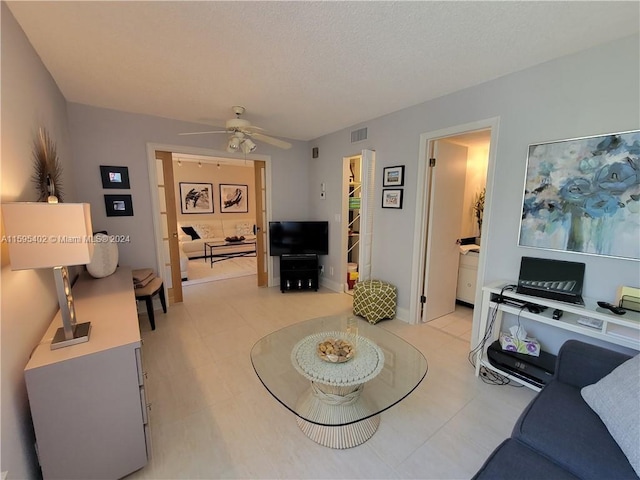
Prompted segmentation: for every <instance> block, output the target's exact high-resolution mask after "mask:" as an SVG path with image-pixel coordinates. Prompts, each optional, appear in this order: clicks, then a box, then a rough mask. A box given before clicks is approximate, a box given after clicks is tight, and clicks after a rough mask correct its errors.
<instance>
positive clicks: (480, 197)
mask: <svg viewBox="0 0 640 480" xmlns="http://www.w3.org/2000/svg"><path fill="white" fill-rule="evenodd" d="M486 193H487V189H486V187H483V188H482V190H480V192H478V193H476V197H475V199H474V200H473V212H474V214H475V216H476V221H477V222H478V232H479V233H478V237H477V238H476V242H477V243H478V245H480V237H481V236H482V216H483V214H484V197H485V194H486Z"/></svg>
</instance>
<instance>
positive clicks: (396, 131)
mask: <svg viewBox="0 0 640 480" xmlns="http://www.w3.org/2000/svg"><path fill="white" fill-rule="evenodd" d="M638 45H639V41H638V36H633V37H630V38H625V39H622V40H620V41H616V42H614V43H611V44H607V45H603V46H600V47H597V48H594V49H591V50H588V51H585V52H582V53H578V54H575V55H571V56H568V57H564V58H561V59H558V60H555V61H551V62H547V63H544V64H542V65H539V66H536V67H533V68H530V69H527V70H524V71H521V72H519V73H515V74H512V75H508V76H505V77H502V78H499V79H496V80H493V81H490V82H487V83H484V84H482V85H479V86H476V87H473V88H469V89H466V90H462V91H459V92H456V93H454V94H451V95H448V96H445V97H442V98H438V99H436V100H433V101H429V102H426V103H423V104H421V105H417V106H414V107H411V108H407V109H404V110H402V111H399V112H396V113H393V114H390V115H386V116H384V117H381V118H376V119H374V120H371V121H368V122H365V123H363V124H360V125H355V126H354V127H352V128H349V129H345V130H341V131H339V132H336V133H333V134H330V135H327V136H324V137H322V138H319V139H317V140H315V141H313V142H311V146H312V147H315V146H317V147H318V148H319V152H320V157H319V158H318V159H316V160H312V169H311V175H310V177H309V179H310V180H309V189H310V191H312V192H318V195H312V200H311V206H312V207H311V208H312V215H313V216H314V217H317V218H327V219H333V218H334V216H335V215H336V214H339V213H340V209H341V206H340V205H341V203H340V202H341V187H340V185H341V181H342V179H341V172H342V170H341V168H342V167H341V166H342V158H343V157H344V156H347V155H353V154H356V153H358V152H359V151H360V150H361V149H363V148H368V149H372V150H375V151H376V173H375V174H376V182H375V183H376V198H375V199H374V202H373V203H374V205H375V206H376V207H375V208H376V210H375V214H374V227H373V230H374V240H373V256H374V260H373V276H374V277H376V278H380V279H384V280H386V281H389V282H391V283H393V284H395V285H397V286H398V293H399V296H398V306H399V308H400V309H406V311H408V310H409V307H410V305H409V301H410V295H411V288H412V287H411V285H410V281H411V271H412V268H414V267H415V266H414V265H413V264H412V260H413V258H412V249H413V232H414V228H415V226H414V221H415V212H416V201H417V200H416V199H417V197H418V195H417V194H418V192H417V185H418V179H417V171H418V153H419V148H420V135H421V134H422V133H426V132H432V131H436V130H441V129H445V128H449V127H454V126H456V125H462V124H466V123H469V122H475V121H479V120H483V119H488V118H492V117H500V124H499V136H498V141H497V153H496V155H497V156H496V164H495V179H496V181H495V187H494V189H493V191H492V192H489V194H488V195H489V196H490V201H491V210H490V215H491V217H492V221H491V225H490V226H489V230H488V231H486V232H483V244H484V246H485V254H486V260H487V271H486V275H485V278H484V279H479V281H478V283H480V284H482V283H487V282H490V281H494V280H499V279H506V280H515V279H516V278H517V276H518V269H519V265H520V257H521V256H523V255H525V254H528V255H532V256H540V257H546V258H558V259H565V260H573V261H582V262H585V263H586V264H587V267H586V268H587V274H586V280H585V281H586V284H585V292H584V293H585V295H586V296H591V297H598V298H602V299H610V300H613V299H614V297H615V293H616V289H617V287H618V286H619V285H636V286H637V285H639V284H640V278H639V273H640V269H639V264H638V262H633V261H628V260H621V259H614V258H604V257H596V256H587V255H577V254H571V253H558V252H551V251H546V250H539V249H527V248H521V247H518V246H517V241H518V229H519V218H520V214H521V208H522V195H523V183H524V174H525V165H526V157H527V147H528V145H529V144H531V143H536V142H544V141H552V140H560V139H566V138H572V137H581V136H588V135H596V134H601V133H609V132H619V131H624V130H632V129H638V128H639V127H640V118H639V116H640V111H639V105H640V80H639V72H640V65H639V63H640V60H639V59H640V52H639V46H638ZM365 126H366V127H367V128H368V139H367V140H366V141H364V142H360V143H357V144H351V143H350V131H351V130H353V129H356V128H360V127H365ZM393 165H405V166H406V171H405V175H406V181H405V187H404V194H405V198H404V207H403V209H402V210H399V211H398V210H389V209H382V208H381V207H380V202H379V201H378V199H380V196H381V190H382V186H381V185H382V181H381V178H382V169H383V168H384V167H387V166H393ZM320 182H326V189H327V199H326V200H320V199H319V184H320ZM332 226H334V227H335V228H332V229H331V233H330V235H331V239H330V252H331V254H330V255H329V257H328V258H327V259H325V265H332V266H334V272H335V275H338V273H339V271H340V269H339V268H338V266H339V265H340V263H341V262H342V261H343V260H342V258H340V228H339V224H337V223H335V222H333V223H332ZM327 275H328V269H327V268H325V276H327ZM335 275H334V276H335ZM331 280H333V281H336V282H340V281H341V278H331Z"/></svg>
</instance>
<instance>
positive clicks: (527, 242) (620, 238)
mask: <svg viewBox="0 0 640 480" xmlns="http://www.w3.org/2000/svg"><path fill="white" fill-rule="evenodd" d="M639 145H640V130H635V131H629V132H622V133H611V134H606V135H596V136H590V137H581V138H573V139H569V140H560V141H555V142H546V143H538V144H532V145H529V152H528V156H527V168H526V178H525V185H524V195H523V202H522V216H521V220H520V237H519V240H518V244H519V245H520V246H523V247H535V248H544V249H550V250H558V251H567V252H577V253H586V254H592V255H603V256H610V257H620V258H628V259H633V260H640V242H638V238H640V182H639V181H638V166H637V165H638V164H637V162H638V155H639V154H640V150H639Z"/></svg>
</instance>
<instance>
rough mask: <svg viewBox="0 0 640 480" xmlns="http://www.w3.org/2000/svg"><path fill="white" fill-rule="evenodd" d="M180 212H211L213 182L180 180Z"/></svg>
mask: <svg viewBox="0 0 640 480" xmlns="http://www.w3.org/2000/svg"><path fill="white" fill-rule="evenodd" d="M180 211H181V212H182V213H213V184H211V183H188V182H180Z"/></svg>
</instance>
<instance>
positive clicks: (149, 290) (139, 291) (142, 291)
mask: <svg viewBox="0 0 640 480" xmlns="http://www.w3.org/2000/svg"><path fill="white" fill-rule="evenodd" d="M161 286H162V279H161V278H160V277H155V278H154V279H153V280H151V281H150V282H149V283H147V284H146V285H145V286H144V287H142V288H136V289H135V292H136V297H137V298H140V297H147V296H149V295H153V294H154V293H156V292H157V291H158V290H160V287H161Z"/></svg>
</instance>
